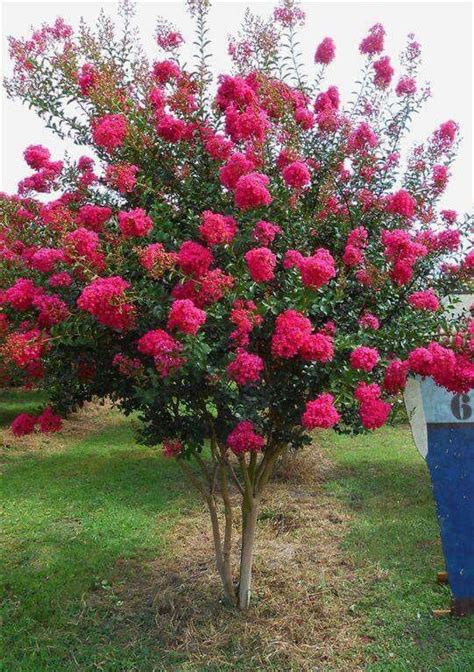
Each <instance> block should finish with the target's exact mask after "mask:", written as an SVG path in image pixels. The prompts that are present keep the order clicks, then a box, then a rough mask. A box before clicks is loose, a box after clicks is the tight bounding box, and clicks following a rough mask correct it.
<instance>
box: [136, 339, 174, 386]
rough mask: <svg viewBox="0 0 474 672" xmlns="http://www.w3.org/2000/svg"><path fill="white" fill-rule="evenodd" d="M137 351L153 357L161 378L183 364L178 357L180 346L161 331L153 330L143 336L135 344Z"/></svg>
mask: <svg viewBox="0 0 474 672" xmlns="http://www.w3.org/2000/svg"><path fill="white" fill-rule="evenodd" d="M137 350H138V352H141V353H142V354H144V355H149V356H150V357H153V359H154V362H155V366H156V368H157V370H158V372H159V373H160V375H161V376H162V377H163V378H165V377H166V376H169V375H170V373H172V372H173V371H174V370H175V369H177V368H179V367H180V366H181V365H182V364H184V362H185V360H184V358H183V357H182V356H181V355H180V352H181V350H182V346H181V344H180V343H178V341H176V340H175V339H174V338H173V337H172V336H170V335H169V334H167V333H166V331H163V329H154V330H153V331H148V332H147V333H146V334H144V335H143V336H142V337H141V338H140V339H139V341H138V343H137Z"/></svg>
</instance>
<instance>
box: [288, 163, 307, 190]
mask: <svg viewBox="0 0 474 672" xmlns="http://www.w3.org/2000/svg"><path fill="white" fill-rule="evenodd" d="M281 174H282V177H283V181H284V182H285V184H286V185H287V186H289V187H292V188H293V189H303V188H304V187H307V186H308V184H310V182H311V175H310V172H309V170H308V167H307V166H306V164H305V163H303V162H302V161H293V162H292V163H289V164H288V165H287V166H285V167H284V168H283V170H282V173H281Z"/></svg>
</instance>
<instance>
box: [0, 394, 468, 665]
mask: <svg viewBox="0 0 474 672" xmlns="http://www.w3.org/2000/svg"><path fill="white" fill-rule="evenodd" d="M43 401H44V400H42V399H41V398H40V397H39V396H38V394H37V393H34V392H30V393H24V392H3V393H2V392H0V422H1V423H2V425H3V426H4V427H6V425H7V424H8V423H9V422H10V421H11V419H12V417H14V415H15V414H17V413H18V412H20V410H26V411H31V412H34V411H35V410H36V408H38V407H41V405H42V403H43ZM1 431H2V430H0V432H1ZM0 436H1V438H2V443H3V451H2V452H3V471H4V479H3V480H4V484H3V488H2V491H3V501H4V522H3V545H2V546H3V558H2V573H3V575H4V576H3V582H2V583H3V585H4V591H3V592H4V595H3V622H4V625H3V630H2V635H3V651H2V660H3V666H2V668H1V669H2V670H4V672H43V671H45V672H46V671H48V672H53V671H54V672H72V671H78V670H79V671H89V670H101V671H104V672H125V671H127V672H132V671H134V672H135V671H136V672H154V671H156V672H158V671H163V672H168V671H174V670H176V671H178V672H180V671H183V672H188V671H191V670H193V671H197V670H199V671H201V670H202V671H204V670H214V671H215V672H220V671H221V670H239V671H241V672H244V671H247V670H261V669H265V670H283V671H287V670H288V671H291V670H295V671H296V670H308V671H309V670H314V671H316V670H317V671H319V670H323V671H326V670H327V671H328V672H329V671H332V670H334V671H336V670H344V671H346V670H347V671H350V670H368V671H369V672H391V671H393V672H405V671H406V672H415V671H420V672H421V671H423V672H435V671H442V672H470V671H471V670H474V620H473V618H472V617H471V618H469V619H459V620H454V619H451V618H446V619H433V618H432V617H431V609H432V608H442V607H447V606H448V605H449V590H448V589H447V588H446V587H443V586H438V585H437V584H436V583H435V575H436V571H438V570H440V569H443V568H444V567H443V561H442V554H441V548H440V543H439V538H438V529H437V523H436V519H435V513H434V506H433V501H432V498H431V492H430V485H429V479H428V473H427V469H426V466H425V464H424V463H423V461H422V460H421V458H420V457H419V456H418V454H417V452H416V450H415V448H414V446H413V444H412V441H411V437H410V434H409V431H408V430H407V429H406V428H405V427H402V428H395V429H387V430H382V431H380V432H377V433H374V434H372V435H370V436H368V437H361V438H357V439H349V438H346V437H337V436H334V435H332V434H325V435H324V436H323V437H322V438H319V436H318V439H317V440H318V442H320V443H321V446H320V448H319V449H320V450H321V455H322V456H324V459H326V457H327V458H329V460H330V464H331V466H330V468H326V470H325V474H324V477H321V480H320V482H319V485H317V486H315V485H314V484H312V485H311V488H310V489H308V488H309V486H308V487H307V488H306V490H304V488H303V490H304V492H303V491H302V490H301V488H302V487H303V486H301V485H299V484H298V483H295V484H292V485H291V484H290V486H289V485H288V483H286V482H285V483H284V484H281V483H277V485H276V490H277V491H279V492H280V495H281V494H282V493H283V491H285V493H286V494H285V496H286V497H291V500H288V499H287V500H281V499H280V500H278V501H279V502H280V504H281V502H282V501H284V502H288V501H290V502H291V507H290V508H291V511H293V513H292V514H291V515H292V516H293V518H292V519H290V518H289V517H288V516H287V519H285V515H286V513H287V512H288V508H289V507H288V504H286V503H285V504H284V507H283V505H282V504H281V506H282V507H283V508H282V513H278V511H277V512H276V513H275V511H276V509H277V508H278V501H276V500H275V501H273V500H269V502H268V503H267V504H266V505H265V506H264V509H263V511H262V516H261V523H260V525H261V528H262V529H263V534H264V537H263V538H264V540H265V543H264V545H262V547H261V548H260V550H259V553H258V554H257V568H256V583H257V586H258V584H259V583H260V584H261V591H263V590H264V588H265V585H266V584H265V581H266V578H265V577H267V579H268V580H270V579H271V580H272V581H277V580H278V575H279V572H280V567H277V569H276V570H275V571H274V572H273V574H274V576H271V575H272V568H271V564H265V562H267V563H268V562H270V561H271V559H272V557H273V555H272V554H275V553H276V551H277V550H278V553H279V554H280V555H279V557H280V558H284V557H286V558H287V559H288V558H289V560H287V561H286V562H285V563H284V567H285V571H286V570H288V569H289V572H288V571H286V573H285V571H283V570H282V576H284V577H286V576H290V577H291V581H293V582H294V584H293V583H289V584H288V585H289V590H290V593H289V595H291V590H292V586H293V585H294V586H295V588H294V590H295V591H306V592H301V595H305V596H307V595H309V593H310V592H311V595H312V596H314V595H315V596H316V602H315V606H314V608H313V607H312V604H311V603H309V604H307V605H303V602H306V601H309V598H308V600H306V598H305V599H304V600H303V598H301V599H300V598H299V597H298V600H299V604H298V605H297V608H298V609H301V610H303V609H307V610H309V611H308V612H307V613H308V614H309V613H310V612H311V611H314V610H315V609H316V610H318V609H319V610H320V611H319V612H318V613H317V618H318V619H319V620H320V621H325V620H326V625H327V628H328V629H327V630H326V631H324V632H325V633H326V634H325V635H324V636H323V635H321V634H320V633H318V632H312V631H311V629H307V630H304V625H305V624H304V623H303V624H301V626H300V629H299V630H295V628H294V627H293V624H291V627H290V625H289V624H288V623H285V624H284V628H285V629H284V630H283V631H282V632H283V634H280V635H279V637H278V639H279V640H281V641H279V643H278V645H277V642H276V639H277V638H276V637H275V638H274V639H273V640H271V641H270V640H269V639H268V631H269V630H271V629H272V628H273V627H276V612H278V611H279V612H280V615H281V612H282V611H284V609H285V603H284V600H283V598H282V600H283V602H280V603H278V602H274V603H271V602H270V604H272V605H273V606H272V607H271V608H270V607H269V606H267V605H268V602H267V601H264V600H262V599H261V598H262V597H263V593H262V592H260V593H259V590H258V589H257V591H256V600H257V602H258V604H257V606H256V609H255V612H254V613H255V616H254V617H253V621H252V616H250V617H248V619H247V623H246V624H245V627H246V628H247V630H246V631H245V632H244V631H243V630H242V631H239V630H238V628H239V627H240V625H239V623H240V621H241V620H242V618H241V617H240V616H235V615H234V614H230V613H228V612H226V611H225V608H224V607H223V606H220V607H219V609H220V611H219V612H217V611H216V612H215V613H214V612H213V611H212V609H213V606H210V607H209V609H208V612H209V613H206V615H205V618H204V617H203V612H204V610H205V609H206V608H207V607H208V606H209V605H213V603H214V601H215V602H216V603H217V597H218V584H217V579H216V577H215V575H214V573H213V571H212V566H211V565H210V564H204V565H203V564H202V562H201V560H202V558H201V556H200V555H199V553H200V552H201V551H200V548H201V547H202V548H203V549H205V550H204V551H203V552H204V553H208V542H209V538H208V536H207V535H208V531H207V527H206V519H205V517H203V516H202V514H201V511H202V509H201V504H200V502H199V501H198V500H197V498H196V497H195V496H194V494H193V492H191V491H190V490H189V488H188V487H186V485H185V484H183V483H182V480H181V472H180V471H179V469H178V468H177V467H176V465H175V464H173V462H172V461H167V460H164V459H163V458H162V457H161V456H160V454H159V451H156V450H153V449H150V448H143V447H138V446H135V445H134V442H133V431H132V422H131V421H130V420H129V419H124V418H122V417H121V416H119V415H118V414H117V413H116V412H114V411H111V410H110V409H108V408H107V407H99V408H97V407H90V408H89V409H88V410H86V411H84V412H81V413H80V414H77V416H75V417H74V418H73V419H71V420H70V421H68V422H67V423H65V428H64V431H63V432H61V434H60V435H54V436H52V437H45V436H37V437H24V438H22V439H15V438H14V437H13V436H12V435H11V433H10V432H9V431H8V430H7V429H4V430H3V433H2V434H1V435H0ZM315 469H316V467H315ZM290 478H291V477H290ZM305 487H306V486H305ZM278 489H279V490H278ZM301 493H303V494H301ZM315 493H316V494H317V495H318V498H316V497H314V496H313V495H314V494H315ZM320 501H322V502H326V503H328V506H327V507H326V509H324V511H323V510H322V509H321V510H319V509H318V508H317V507H318V506H319V504H318V502H320ZM307 502H309V503H308V504H307ZM305 506H307V507H311V508H308V509H307V510H308V511H309V512H310V513H311V515H312V516H313V517H312V518H311V520H318V517H317V516H324V525H321V527H320V529H318V530H317V534H318V535H319V536H318V537H317V538H316V537H314V544H315V545H317V544H320V548H321V549H322V550H320V551H319V552H318V553H317V554H316V559H315V560H314V563H315V564H314V572H313V570H312V565H311V564H308V563H309V562H310V561H311V556H310V555H308V548H309V547H311V545H312V543H313V537H310V536H309V537H308V536H305V535H310V534H312V533H313V532H314V528H315V527H318V526H317V524H314V525H313V524H305V520H306V523H307V521H308V518H307V517H306V509H305V508H304V507H305ZM336 514H337V515H336ZM298 516H299V517H298ZM300 519H301V523H300V524H297V521H298V520H300ZM285 520H287V522H288V521H289V520H290V522H291V520H293V523H294V524H292V525H289V524H288V525H287V528H285V529H279V528H277V527H276V525H277V522H276V521H279V522H278V525H280V523H281V521H283V522H285ZM310 528H311V529H310ZM314 533H315V534H316V532H314ZM274 540H277V541H278V546H276V545H274V544H273V542H274ZM298 544H299V545H298ZM315 547H316V546H315ZM318 548H319V547H318ZM325 548H327V549H333V550H332V551H331V552H333V558H336V560H337V562H336V561H334V562H333V563H332V564H331V563H329V560H328V559H327V558H325V557H324V555H325V553H324V549H325ZM288 549H292V552H293V555H291V556H290V555H288ZM295 549H297V550H296V551H295ZM309 550H311V548H309ZM285 553H286V555H285ZM328 555H329V550H328ZM183 556H186V557H185V558H183ZM301 558H304V559H305V560H304V561H305V563H306V565H305V568H306V569H305V568H304V567H303V566H302V565H301V564H300V563H299V559H301ZM205 559H206V558H205ZM293 559H294V560H293ZM207 560H209V558H207V559H206V562H207ZM183 562H185V563H186V565H183V564H182V563H183ZM259 566H260V573H259ZM282 566H283V565H282ZM183 567H185V569H186V571H188V576H189V580H188V582H187V583H186V584H183V583H180V575H181V572H183V571H184V569H183ZM203 567H204V569H202V568H203ZM304 571H306V572H307V573H306V574H304V573H303V572H304ZM299 572H301V576H300V579H298V576H299ZM311 574H314V575H315V576H317V577H318V579H317V582H316V583H315V586H314V589H313V588H312V590H311V591H309V589H308V583H309V582H311V580H310V579H309V578H308V577H310V576H311ZM209 577H210V578H209ZM268 577H270V578H268ZM323 579H324V580H323ZM204 580H206V581H209V585H210V590H211V592H210V593H202V591H201V589H200V587H201V586H202V581H204ZM282 580H283V579H282ZM285 580H286V579H285ZM288 580H289V579H288ZM303 584H304V585H303ZM183 585H184V588H183ZM206 585H207V584H206ZM287 588H288V587H287ZM284 589H285V587H284V586H282V587H281V594H282V595H284ZM193 591H196V592H195V596H194V599H193ZM274 592H278V591H274ZM165 594H166V599H165ZM297 595H300V592H297ZM277 597H278V596H275V597H274V599H275V600H276V599H277ZM285 599H287V603H288V609H291V608H294V606H293V607H292V606H291V605H290V602H291V600H289V599H288V597H287V598H285ZM311 599H313V598H311ZM184 600H187V602H184ZM209 600H210V601H209ZM198 601H201V602H202V603H203V605H202V604H201V615H200V620H193V619H194V615H193V613H192V609H190V608H189V604H191V605H193V604H196V603H197V602H198ZM184 604H186V605H188V607H187V608H188V611H187V612H186V613H184V606H183V605H184ZM334 605H336V606H337V609H338V611H337V612H332V611H331V610H333V609H335V606H334ZM271 609H273V612H272V613H270V612H271ZM180 610H181V612H180ZM302 613H303V611H302ZM304 613H306V612H304ZM331 613H335V614H336V613H337V620H334V619H333V620H332V621H331V619H330V615H331ZM292 618H293V617H292ZM236 619H240V621H239V620H236ZM272 619H273V620H272ZM293 620H294V618H293ZM315 622H316V621H315ZM190 623H191V624H192V628H190V625H189V624H190ZM229 623H230V624H231V625H232V628H234V631H233V632H232V633H230V634H228V635H227V636H226V639H225V641H224V640H222V639H219V636H220V635H221V634H222V633H220V632H219V630H225V627H226V626H227V625H228V624H229ZM162 624H165V625H166V628H168V630H167V637H164V635H163V636H162V631H164V628H163V627H162ZM326 625H325V626H324V627H326ZM242 627H244V626H242ZM282 627H283V626H282ZM173 628H174V629H173ZM232 628H230V629H232ZM250 628H251V631H250V630H249V629H250ZM349 630H350V633H351V636H350V638H348V637H347V638H346V639H344V636H345V635H344V633H345V632H346V631H349ZM170 632H171V633H172V635H173V636H174V634H173V633H175V635H176V645H174V642H173V639H172V638H171V639H170ZM184 633H185V634H184ZM249 633H250V634H249ZM301 633H304V634H303V638H304V637H306V639H307V641H301V637H302V634H301ZM244 635H245V636H247V637H251V638H252V639H243V638H244ZM285 637H286V638H287V639H288V642H285V641H284V640H285ZM318 637H320V638H321V642H322V643H321V647H322V648H321V649H320V651H321V653H318V648H317V647H315V642H314V641H313V640H317V639H318ZM324 638H326V639H327V642H324V641H323V640H324ZM290 640H291V642H290ZM242 641H244V642H246V644H245V645H242ZM197 642H199V646H198V644H197ZM213 642H214V643H213ZM249 642H252V644H251V645H250V644H249ZM195 643H196V644H195ZM287 643H288V647H289V646H290V644H291V646H292V647H294V648H293V649H291V650H294V651H295V652H296V651H297V652H301V655H298V656H295V657H294V658H292V657H291V655H290V656H288V651H286V652H285V649H286V648H288V647H287ZM316 644H317V641H316ZM310 645H311V647H312V648H308V649H305V647H306V646H308V647H309V646H310ZM199 647H200V648H199ZM213 647H214V648H213ZM203 651H204V654H203V653H202V652H203ZM203 656H204V657H203ZM206 656H207V658H206ZM285 656H286V657H285Z"/></svg>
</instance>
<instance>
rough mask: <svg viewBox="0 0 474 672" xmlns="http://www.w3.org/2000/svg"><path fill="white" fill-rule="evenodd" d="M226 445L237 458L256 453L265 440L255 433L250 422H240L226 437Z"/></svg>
mask: <svg viewBox="0 0 474 672" xmlns="http://www.w3.org/2000/svg"><path fill="white" fill-rule="evenodd" d="M227 445H228V446H229V448H230V449H231V450H232V452H233V453H235V454H236V455H237V456H241V455H244V453H248V452H251V453H258V452H259V451H261V450H262V448H263V447H264V445H265V439H264V438H263V436H261V435H260V434H257V433H256V432H255V428H254V425H253V423H252V422H250V421H249V420H242V422H239V423H238V425H236V426H235V427H234V429H233V430H232V431H231V433H230V434H229V435H228V437H227Z"/></svg>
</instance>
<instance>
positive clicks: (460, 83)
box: [0, 0, 473, 212]
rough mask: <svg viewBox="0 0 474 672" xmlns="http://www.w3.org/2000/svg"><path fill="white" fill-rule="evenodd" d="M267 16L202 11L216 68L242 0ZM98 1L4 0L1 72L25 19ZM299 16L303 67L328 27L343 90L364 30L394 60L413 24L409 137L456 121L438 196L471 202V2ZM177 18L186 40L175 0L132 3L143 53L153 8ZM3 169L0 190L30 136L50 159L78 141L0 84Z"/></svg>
mask: <svg viewBox="0 0 474 672" xmlns="http://www.w3.org/2000/svg"><path fill="white" fill-rule="evenodd" d="M247 6H248V7H250V8H251V10H252V11H253V12H256V13H261V14H262V15H269V14H270V13H271V12H272V9H273V6H274V3H273V2H267V1H264V2H252V3H245V2H225V1H224V0H220V1H217V2H215V3H214V4H213V7H212V9H211V14H210V24H211V25H210V27H211V39H212V42H213V54H214V62H213V66H214V70H215V71H216V72H225V71H226V70H228V69H229V67H230V62H229V58H228V56H227V35H228V34H229V33H235V32H236V31H237V28H238V26H239V24H240V21H241V19H242V17H243V14H244V11H245V8H246V7H247ZM101 7H104V8H105V9H106V11H107V12H110V13H114V12H115V11H116V4H115V3H109V2H81V3H78V2H73V1H71V2H69V1H67V0H63V2H61V3H58V2H41V1H40V2H18V1H16V2H2V29H1V34H2V73H3V74H4V75H5V74H6V75H8V73H9V70H10V64H9V62H8V51H7V40H6V38H7V36H8V35H14V36H16V37H19V36H26V35H27V34H28V31H29V28H30V26H31V25H33V26H38V25H39V24H41V23H42V22H46V23H50V22H52V21H54V19H55V18H56V17H57V16H62V17H63V18H64V19H65V20H66V21H67V22H68V23H70V24H71V25H73V26H77V25H78V21H79V18H80V17H81V16H84V18H85V19H86V20H87V21H88V22H89V21H90V22H92V23H94V21H95V20H96V18H97V15H98V12H99V10H100V8H101ZM302 7H303V9H304V10H305V12H306V25H305V27H304V29H303V33H302V46H303V52H304V55H305V61H306V63H308V66H309V67H311V64H312V58H313V54H314V49H315V45H317V44H318V43H319V42H320V41H321V39H322V38H324V37H326V36H330V37H333V38H334V40H335V42H336V45H337V54H336V60H335V62H334V63H333V64H331V66H330V67H329V71H328V75H327V79H326V82H325V83H324V85H325V86H327V85H330V84H336V85H337V86H338V87H339V89H340V91H341V95H342V97H343V100H344V99H347V97H348V95H349V93H350V91H351V90H352V88H353V83H354V81H355V79H356V77H357V73H358V69H359V67H360V65H361V63H362V59H361V57H360V56H359V54H358V48H357V47H358V44H359V42H360V40H361V38H362V37H363V36H364V35H365V34H366V33H367V30H368V29H369V28H370V26H372V25H373V24H374V23H376V22H381V23H382V24H383V25H384V26H385V28H386V31H387V38H386V52H387V53H388V54H389V55H391V56H393V59H394V60H395V59H396V57H397V56H398V54H399V52H400V51H401V49H402V48H403V46H404V44H405V41H406V36H407V34H408V33H410V32H413V33H415V35H416V37H417V38H418V40H419V41H420V42H421V44H422V47H423V68H422V72H421V78H420V79H421V80H423V79H426V80H429V81H430V82H431V88H432V92H433V97H432V98H431V100H430V101H429V102H428V103H427V104H426V106H425V108H424V109H423V111H422V113H421V115H419V116H418V117H417V118H416V121H415V123H414V125H413V132H412V134H411V136H410V140H411V142H418V141H420V140H422V139H424V138H425V137H426V136H428V135H429V134H430V133H431V132H432V130H433V129H434V128H436V127H437V126H438V125H439V124H440V123H441V122H443V121H446V120H447V119H454V120H456V121H457V122H458V123H459V124H460V126H461V134H462V137H463V142H462V146H461V150H460V153H459V156H458V158H457V160H456V163H455V164H454V168H453V176H452V179H451V182H450V184H449V186H448V188H447V190H446V192H445V194H444V196H443V200H442V205H443V206H444V207H447V208H453V209H455V210H458V211H459V212H466V211H468V210H470V209H471V208H472V174H473V171H472V4H471V3H470V2H381V1H379V2H337V1H333V2H304V3H302ZM159 15H161V16H163V17H165V18H167V19H168V20H170V21H171V22H173V23H174V24H176V25H177V27H178V28H179V29H180V30H181V32H182V33H183V35H184V37H185V38H187V39H188V41H189V42H190V41H191V35H192V33H191V21H190V19H189V17H188V15H187V13H186V11H185V7H184V3H183V2H140V3H139V5H138V13H137V23H138V26H139V28H140V31H141V33H142V38H143V42H144V45H145V48H146V50H147V52H148V54H149V55H150V56H151V58H154V56H155V54H156V57H158V52H157V50H156V49H155V46H154V41H153V32H154V26H155V20H156V17H157V16H159ZM1 102H2V106H1V124H2V165H1V168H2V173H1V175H0V190H3V191H7V192H14V191H15V190H16V185H17V183H18V181H19V180H20V179H21V178H23V177H24V176H25V175H26V174H27V173H28V172H29V169H28V168H27V166H26V165H25V164H24V162H23V160H22V156H21V155H22V152H23V150H24V148H25V147H26V146H27V145H29V144H32V143H34V144H37V143H41V144H45V145H47V146H48V147H49V148H50V149H51V150H52V153H53V157H54V158H55V159H59V158H61V155H62V153H63V151H64V149H68V150H69V151H70V153H71V154H72V155H73V156H77V155H80V154H82V153H84V148H79V149H78V148H71V146H70V145H67V144H65V143H62V142H61V141H60V140H59V139H57V138H55V137H54V135H53V134H52V133H51V132H50V131H48V130H46V129H44V128H43V125H42V122H41V121H40V120H39V119H38V118H37V117H36V115H35V114H34V113H33V112H32V111H30V110H28V109H27V108H26V107H24V106H22V105H21V104H20V103H19V102H16V101H15V102H13V101H9V100H8V99H7V98H6V96H5V93H2V99H1Z"/></svg>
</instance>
